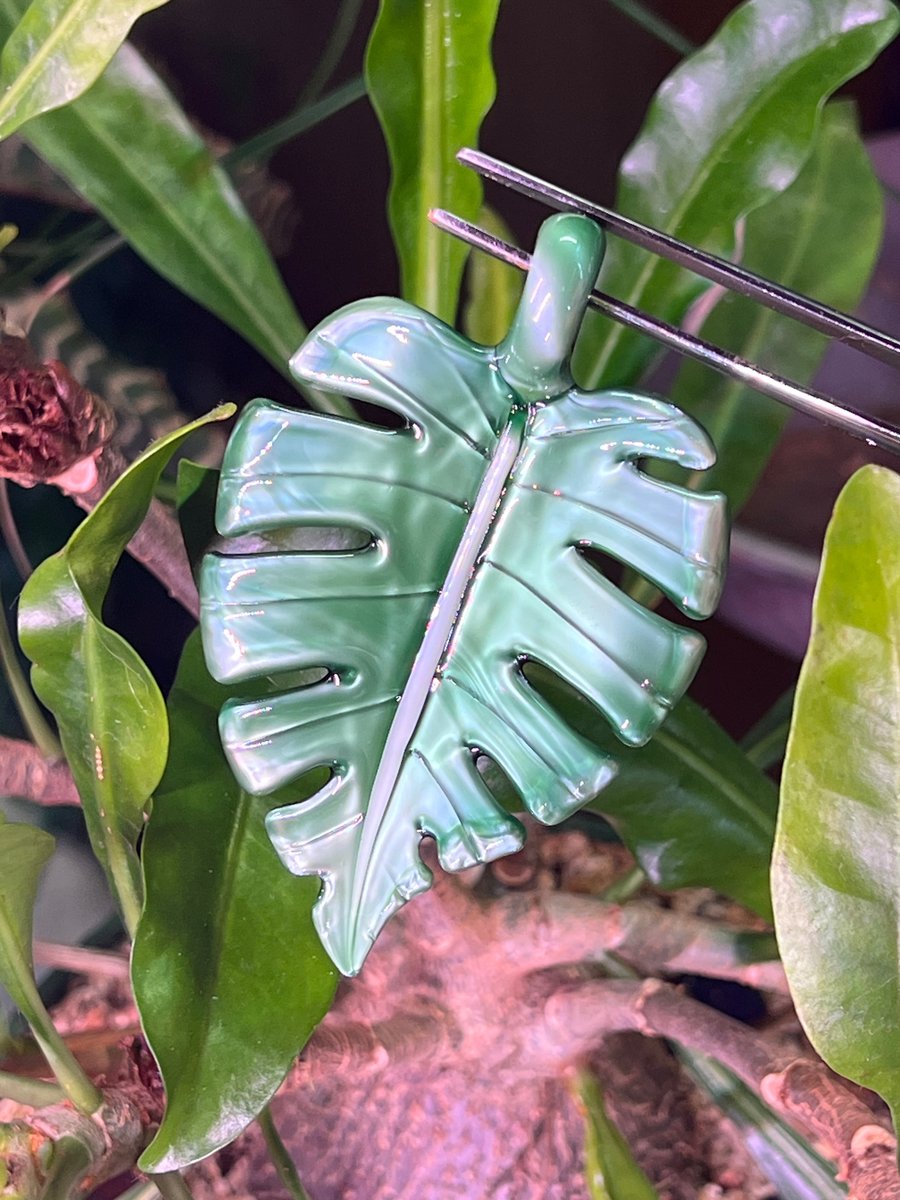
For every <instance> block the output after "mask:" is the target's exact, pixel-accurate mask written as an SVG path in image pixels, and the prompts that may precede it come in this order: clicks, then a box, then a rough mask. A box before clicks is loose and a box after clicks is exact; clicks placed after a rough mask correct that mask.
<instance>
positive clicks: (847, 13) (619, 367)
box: [576, 0, 900, 387]
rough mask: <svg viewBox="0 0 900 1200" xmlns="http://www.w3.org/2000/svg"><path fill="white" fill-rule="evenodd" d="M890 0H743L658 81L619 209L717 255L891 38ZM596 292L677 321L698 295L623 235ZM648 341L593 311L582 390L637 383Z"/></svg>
mask: <svg viewBox="0 0 900 1200" xmlns="http://www.w3.org/2000/svg"><path fill="white" fill-rule="evenodd" d="M898 27H900V15H898V12H897V9H896V7H895V6H894V4H892V3H891V2H890V0H816V2H815V3H800V4H790V5H787V6H786V5H785V3H784V0H749V2H748V3H745V4H742V5H741V6H740V7H739V8H737V9H736V10H735V11H734V12H733V13H732V14H731V16H730V17H729V18H728V19H727V20H726V21H725V23H724V24H723V25H722V26H721V28H720V29H719V31H718V32H717V33H716V34H715V35H714V37H713V38H712V39H711V40H710V41H709V42H708V43H707V44H706V45H705V46H704V47H703V48H702V49H700V50H698V51H697V53H696V54H693V55H691V57H690V58H688V59H686V60H685V61H684V62H683V63H681V65H680V66H678V67H676V69H675V70H674V71H673V72H672V74H671V75H670V76H669V77H668V78H667V79H666V80H665V81H664V82H663V84H662V86H661V87H660V89H659V90H658V92H657V93H656V97H655V99H654V100H653V103H652V104H651V106H650V109H649V111H648V113H647V119H646V121H645V124H644V127H643V129H642V131H641V133H640V134H639V135H638V138H637V141H636V142H635V143H634V145H633V146H632V147H631V149H630V150H629V151H628V152H627V154H626V155H625V157H624V159H623V160H622V164H621V168H620V172H619V188H618V194H617V199H616V206H617V208H618V209H619V210H620V211H621V212H623V213H626V214H627V215H628V216H630V217H634V218H636V219H637V220H639V221H644V222H646V223H648V224H650V225H655V226H656V227H657V228H660V229H664V230H666V231H667V232H668V233H672V234H674V235H675V236H676V237H678V238H681V239H682V240H683V241H686V242H690V243H691V244H692V245H696V246H704V247H706V248H707V249H710V250H713V251H716V252H718V253H720V254H731V253H732V252H733V249H734V227H735V223H736V222H737V221H738V220H739V218H741V217H743V216H746V215H747V214H748V213H750V212H752V211H753V209H755V208H758V207H759V206H760V205H761V204H764V203H765V202H766V201H767V200H771V199H772V198H773V197H774V196H776V195H778V194H779V193H780V192H782V191H784V189H785V188H786V187H788V185H789V184H790V183H792V182H793V180H794V179H795V178H796V176H797V174H798V172H799V171H800V169H801V167H802V166H803V164H804V162H805V161H806V159H807V157H808V156H809V153H810V151H811V149H812V144H813V138H814V135H815V132H816V127H817V124H818V120H819V112H820V109H821V107H822V104H823V103H824V101H825V100H826V99H827V98H828V96H830V95H831V93H832V92H834V91H835V89H836V88H838V87H840V85H841V84H842V83H844V82H845V81H846V80H847V79H850V78H851V77H852V76H854V75H856V74H858V73H859V72H860V71H861V70H863V69H864V68H865V67H866V66H868V64H869V63H870V62H871V61H872V59H873V58H874V57H875V56H876V54H877V53H878V52H879V50H881V49H882V47H884V46H885V45H886V44H887V43H888V42H889V41H890V40H891V38H893V37H894V36H895V34H896V33H897V30H898ZM600 286H601V287H602V288H603V289H604V290H605V291H609V292H611V293H612V294H613V295H615V296H618V297H620V298H621V299H623V300H626V301H628V303H629V304H633V305H635V306H637V307H638V308H641V309H643V310H644V311H647V312H652V313H655V314H657V315H658V316H661V317H664V318H666V319H667V320H670V321H673V322H675V323H676V324H677V323H678V322H679V321H680V320H681V319H682V317H683V316H684V313H685V311H686V309H687V307H688V305H689V304H690V302H691V300H692V299H693V298H694V297H695V296H696V295H697V294H698V293H699V291H700V290H701V289H702V287H703V286H705V285H703V284H701V283H699V282H698V280H697V279H696V277H695V276H693V275H689V274H688V273H687V272H685V271H683V270H680V269H678V268H676V267H674V266H672V264H670V263H668V262H666V261H665V260H664V259H660V258H657V257H656V256H653V255H649V254H647V253H646V252H645V251H642V250H640V249H638V248H637V247H634V246H631V245H629V244H627V243H624V242H617V243H616V245H615V246H614V248H613V250H612V251H611V253H610V257H609V261H608V263H607V266H606V268H605V270H604V272H603V276H602V278H601V281H600ZM654 353H655V349H654V347H653V345H652V344H651V343H649V342H648V341H647V340H646V339H642V338H640V336H639V335H637V334H634V333H631V332H629V331H626V330H624V329H623V328H621V327H619V326H616V327H614V328H610V326H609V324H608V323H607V322H605V321H603V320H602V319H599V318H595V319H593V320H592V321H591V322H590V323H589V325H588V327H587V328H586V329H585V337H584V338H583V339H582V345H581V347H580V351H579V356H578V359H577V360H576V361H577V364H578V370H577V371H576V374H577V375H578V377H579V378H582V379H584V380H585V381H586V386H590V387H596V386H598V385H600V384H623V383H628V382H630V381H632V380H634V379H636V378H638V377H639V375H640V374H641V372H642V371H643V369H644V368H645V367H646V366H647V364H648V362H649V361H650V360H651V359H652V357H653V355H654Z"/></svg>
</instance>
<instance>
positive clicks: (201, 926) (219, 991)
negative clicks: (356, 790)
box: [132, 636, 335, 1172]
mask: <svg viewBox="0 0 900 1200" xmlns="http://www.w3.org/2000/svg"><path fill="white" fill-rule="evenodd" d="M228 695H229V692H228V691H227V690H226V689H225V688H222V687H220V686H219V685H217V684H215V683H214V682H213V681H212V680H211V679H210V677H209V674H208V672H207V670H206V668H205V666H204V664H203V658H202V652H201V648H200V641H199V638H198V637H196V636H192V637H191V638H190V639H189V640H188V643H187V645H186V646H185V650H184V654H183V655H182V660H181V665H180V667H179V670H178V676H177V678H176V680H175V684H174V686H173V688H172V691H171V694H170V696H169V720H170V724H171V729H172V745H171V751H170V753H169V761H168V764H167V766H166V773H165V775H164V777H163V780H162V783H161V784H160V786H159V788H158V790H157V793H156V796H155V797H154V801H153V813H152V816H151V818H150V822H149V824H148V826H147V832H146V835H145V837H144V843H143V865H144V876H145V880H146V889H147V903H146V907H145V909H144V914H143V916H142V918H141V923H140V926H139V928H138V932H137V938H136V940H135V944H134V952H133V955H132V978H133V981H134V992H135V998H136V1000H137V1003H138V1007H139V1009H140V1014H141V1021H142V1023H143V1026H144V1030H145V1032H146V1035H147V1040H148V1041H149V1043H150V1046H151V1048H152V1050H153V1053H154V1054H155V1055H156V1059H157V1062H158V1063H159V1067H160V1070H161V1072H162V1076H163V1081H164V1083H165V1086H166V1095H167V1098H168V1100H167V1107H166V1115H165V1117H164V1119H163V1123H162V1125H161V1127H160V1130H159V1132H158V1133H157V1135H156V1138H155V1139H154V1141H153V1142H152V1144H151V1145H150V1147H149V1148H148V1149H147V1150H146V1151H145V1152H144V1155H143V1158H142V1159H141V1168H142V1170H145V1171H154V1172H158V1171H172V1170H176V1169H178V1168H180V1167H184V1166H186V1165H187V1164H188V1163H191V1162H194V1161H196V1160H197V1159H199V1158H203V1157H204V1156H205V1155H207V1154H211V1153H212V1152H213V1151H214V1150H217V1149H219V1147H220V1146H224V1145H225V1144H226V1143H227V1142H230V1141H231V1140H232V1139H233V1138H234V1137H236V1136H237V1135H238V1134H239V1133H240V1132H241V1130H242V1129H243V1128H244V1127H245V1126H246V1125H247V1124H249V1122H250V1121H252V1120H253V1118H254V1117H255V1116H257V1114H258V1113H259V1112H260V1110H261V1109H262V1108H263V1107H264V1105H265V1104H266V1103H267V1102H268V1101H269V1099H270V1098H271V1096H272V1094H273V1093H274V1092H275V1090H276V1088H277V1087H278V1085H279V1084H280V1083H281V1081H282V1079H283V1078H284V1076H285V1074H286V1073H287V1071H288V1069H289V1067H290V1065H291V1062H292V1060H293V1058H294V1056H295V1055H296V1054H297V1052H298V1050H299V1049H300V1048H301V1047H302V1045H303V1044H304V1042H305V1041H306V1039H307V1038H308V1037H309V1035H310V1033H311V1032H312V1030H313V1029H314V1027H315V1025H316V1023H317V1022H318V1021H319V1020H320V1019H321V1017H322V1016H323V1015H324V1014H325V1012H326V1011H327V1009H328V1006H329V1004H330V1002H331V998H332V995H333V993H334V982H335V976H334V971H333V969H332V967H331V964H330V962H329V961H328V958H327V956H326V955H325V953H324V952H323V950H322V948H321V946H320V945H319V941H318V938H317V937H316V934H315V930H314V928H313V924H312V919H311V912H312V906H313V902H314V901H315V898H316V893H317V891H318V882H317V881H316V880H312V879H297V878H295V877H294V876H292V875H291V874H290V873H289V872H287V871H285V869H284V867H283V866H282V865H281V863H280V862H279V861H278V857H277V856H276V854H275V851H274V850H273V849H272V845H271V843H270V841H269V839H268V837H267V836H266V828H265V814H266V805H265V804H264V803H263V802H262V801H260V800H258V799H255V798H253V797H251V796H249V795H248V794H247V793H246V792H242V791H241V789H240V788H239V787H238V785H237V784H236V783H235V780H234V777H233V775H232V774H231V771H230V770H229V767H228V764H227V762H226V760H225V757H224V755H223V753H222V748H221V745H220V742H219V737H218V733H217V730H216V716H217V713H218V710H219V707H220V705H221V704H222V702H223V700H224V699H225V698H226V697H227V696H228ZM319 774H320V775H321V774H322V773H321V772H320V773H319Z"/></svg>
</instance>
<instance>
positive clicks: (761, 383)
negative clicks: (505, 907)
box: [428, 149, 900, 454]
mask: <svg viewBox="0 0 900 1200" xmlns="http://www.w3.org/2000/svg"><path fill="white" fill-rule="evenodd" d="M457 158H458V160H459V161H460V162H461V163H462V164H463V165H464V166H467V167H471V168H472V170H474V171H476V172H477V173H478V174H479V175H482V176H484V177H485V178H486V179H491V180H493V181H494V182H496V183H500V184H503V185H504V186H506V187H509V188H512V189H513V190H514V191H517V192H521V193H522V194H523V195H525V196H530V197H532V198H533V199H536V200H540V201H543V202H544V203H545V204H547V205H548V206H549V207H550V208H555V209H560V210H562V211H566V212H577V213H583V214H584V215H585V216H588V217H591V218H593V220H595V221H597V222H598V223H599V224H600V225H602V226H603V227H604V228H606V229H608V230H610V231H611V232H612V233H615V234H617V235H618V236H619V237H622V238H625V239H626V240H628V241H629V242H633V243H635V245H638V246H642V247H643V248H644V249H646V250H649V251H651V252H652V253H654V254H658V255H660V256H661V257H662V258H666V259H668V260H669V261H670V262H674V263H676V264H678V265H679V266H681V267H686V268H687V269H688V270H689V271H693V272H694V273H695V274H697V275H701V276H703V278H705V279H708V280H710V281H711V282H713V283H716V284H719V285H721V286H722V287H725V288H727V289H729V290H730V291H734V292H738V293H740V294H741V295H743V296H749V297H751V298H752V299H753V300H756V301H757V302H758V303H760V304H763V305H765V306H766V307H767V308H771V309H773V310H774V311H775V312H778V313H781V314H783V315H784V316H787V317H791V318H793V319H794V320H796V321H800V322H802V323H803V324H804V325H808V326H810V327H811V328H812V329H816V330H818V332H820V333H824V334H827V335H828V336H829V337H832V338H836V339H838V340H839V341H841V342H844V343H845V344H846V345H848V346H851V347H852V348H853V349H854V350H859V351H861V352H862V353H863V354H868V355H869V356H870V357H871V358H877V359H879V360H880V361H881V362H885V363H887V364H888V365H890V366H892V367H895V368H900V341H898V340H897V339H896V338H892V337H891V336H890V335H889V334H887V333H884V332H883V331H882V330H880V329H873V328H872V327H871V326H869V325H865V324H863V322H861V321H857V320H856V319H855V318H854V317H850V316H848V315H847V314H846V313H842V312H839V311H838V310H837V309H834V308H829V307H828V306H827V305H825V304H819V303H818V302H817V301H816V300H812V299H810V298H809V297H808V296H802V295H800V294H799V293H797V292H792V291H790V290H789V289H788V288H785V287H781V286H780V285H779V284H777V283H773V282H772V281H771V280H769V279H764V278H762V277H761V276H759V275H755V274H753V272H751V271H747V270H745V269H744V268H743V267H740V266H737V265H736V264H735V263H731V262H728V261H727V259H723V258H718V257H717V256H716V255H714V254H710V253H708V252H707V251H705V250H698V249H697V248H696V247H694V246H689V245H687V244H686V243H685V242H680V241H678V239H677V238H674V237H672V236H671V235H669V234H667V233H663V232H661V231H660V230H658V229H653V228H652V227H651V226H649V225H642V224H641V223H640V222H638V221H633V220H631V218H630V217H624V216H622V215H621V214H620V213H616V212H614V211H613V210H612V209H609V208H604V207H603V206H602V205H600V204H594V203H593V202H592V201H590V200H585V199H584V198H583V197H581V196H576V195H574V194H573V193H571V192H567V191H564V190H563V189H562V188H559V187H556V186H555V185H554V184H552V183H546V182H545V181H544V180H542V179H538V178H536V177H535V176H534V175H529V174H527V173H526V172H525V171H521V170H519V169H518V168H516V167H511V166H509V164H508V163H504V162H501V161H500V160H499V159H496V158H493V157H491V155H489V154H483V153H482V152H481V151H479V150H470V149H464V150H460V152H459V154H458V155H457ZM428 215H429V218H430V220H431V221H432V222H433V223H434V224H435V225H437V226H438V228H440V229H443V230H445V231H446V232H448V233H451V234H453V235H454V236H455V237H458V238H460V239H461V240H462V241H464V242H466V243H468V244H469V245H470V246H474V247H475V248H476V249H479V250H483V251H485V252H486V253H487V254H490V255H493V257H494V258H498V259H500V260H502V261H503V262H505V263H509V264H510V265H511V266H514V267H518V268H519V269H520V270H522V271H527V270H528V267H529V265H530V263H531V256H530V255H529V254H527V253H526V252H525V251H524V250H520V249H519V248H518V247H517V246H512V245H510V244H509V242H506V241H503V240H502V239H501V238H498V237H494V236H493V235H492V234H490V233H488V232H487V231H486V230H484V229H481V228H479V227H478V226H477V225H473V224H471V223H470V222H469V221H464V220H463V219H462V218H461V217H457V216H454V215H453V213H449V212H445V211H444V210H443V209H440V208H435V209H432V210H431V212H430V213H429V214H428ZM589 303H590V305H591V307H592V308H596V309H597V310H598V311H600V312H601V313H603V314H605V315H606V316H607V317H611V318H612V319H613V320H614V321H618V322H619V323H620V324H622V325H626V326H628V327H629V328H630V329H635V330H637V331H638V332H639V333H643V334H646V335H647V336H648V337H651V338H653V339H654V340H655V341H657V342H660V343H661V344H662V345H664V346H667V347H669V348H670V349H672V350H676V351H677V352H678V353H679V354H684V355H686V356H687V357H689V358H694V359H696V360H697V361H698V362H701V363H704V364H705V365H706V366H708V367H712V368H713V370H716V371H719V372H721V374H723V375H728V376H729V377H730V378H732V379H737V380H739V381H740V382H741V383H743V384H745V385H746V386H747V387H749V388H753V389H754V390H755V391H757V392H761V393H762V394H763V395H764V396H769V397H771V398H772V399H773V400H777V401H779V402H780V403H782V404H787V405H789V406H790V407H791V408H794V409H797V410H798V411H799V412H802V413H807V414H808V415H810V416H812V417H815V418H816V419H817V420H819V421H822V422H824V423H825V424H827V425H833V426H835V427H836V428H837V429H842V430H844V431H845V432H846V433H850V434H852V435H853V436H855V437H859V438H863V439H865V441H867V442H868V443H869V445H871V446H880V447H881V448H882V449H885V450H890V451H892V452H893V453H894V454H900V428H897V427H896V426H894V425H890V424H887V423H885V422H882V421H878V420H875V419H874V418H873V417H869V416H866V414H865V413H861V412H858V411H857V410H856V409H853V408H851V407H850V406H849V405H847V404H844V403H841V402H839V401H836V400H834V399H832V398H831V397H830V396H826V395H824V394H823V393H821V392H817V391H814V390H812V389H810V388H805V387H801V386H800V385H799V384H797V383H793V382H791V380H789V379H784V378H783V377H782V376H780V375H774V374H772V373H771V372H769V371H765V370H763V369H762V368H761V367H758V366H755V365H754V364H753V363H750V362H747V361H746V360H745V359H743V358H739V357H738V356H737V355H736V354H731V353H729V352H728V351H727V350H722V349H721V348H720V347H719V346H714V345H712V343H710V342H706V341H704V340H703V339H702V338H698V337H694V336H692V335H691V334H689V333H686V332H685V331H684V330H682V329H678V328H676V327H675V326H674V325H670V324H669V323H668V322H666V321H661V320H659V319H658V318H656V317H652V316H648V315H647V314H646V313H642V312H641V311H640V310H639V309H636V308H634V307H633V306H632V305H630V304H626V303H625V302H624V301H622V300H616V299H615V298H614V297H612V296H609V295H606V294H605V293H604V292H599V291H594V292H592V293H591V296H590V300H589Z"/></svg>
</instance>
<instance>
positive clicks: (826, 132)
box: [672, 103, 884, 513]
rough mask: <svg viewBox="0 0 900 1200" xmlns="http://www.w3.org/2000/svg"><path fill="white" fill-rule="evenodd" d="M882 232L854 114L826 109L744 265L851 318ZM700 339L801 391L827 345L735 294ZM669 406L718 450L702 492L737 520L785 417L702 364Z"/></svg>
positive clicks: (751, 222) (765, 212) (842, 107)
mask: <svg viewBox="0 0 900 1200" xmlns="http://www.w3.org/2000/svg"><path fill="white" fill-rule="evenodd" d="M883 226H884V200H883V197H882V190H881V185H880V184H879V182H878V179H877V177H876V175H875V172H874V171H873V169H872V164H871V162H870V160H869V156H868V154H867V153H866V149H865V146H864V145H863V143H862V139H861V138H860V136H859V131H858V128H857V122H856V115H855V110H854V107H853V105H852V104H849V103H840V104H831V105H828V107H827V108H826V109H825V112H824V114H823V117H822V123H821V125H820V127H819V131H818V133H817V135H816V139H815V144H814V147H813V152H812V155H811V157H810V159H809V161H808V162H807V163H806V165H805V166H804V168H803V170H802V171H801V172H800V174H799V175H798V176H797V178H796V179H795V181H794V182H793V183H792V184H791V186H790V187H789V188H788V189H787V191H785V192H783V193H782V194H781V195H780V196H776V197H775V199H774V200H772V201H770V203H768V204H766V205H764V206H763V207H762V208H759V209H757V210H756V211H755V212H753V213H751V214H750V216H749V217H748V218H747V223H746V230H745V234H744V253H743V256H742V263H743V265H744V266H746V267H747V268H749V269H750V270H751V271H755V272H756V273H757V274H759V275H763V276H765V277H766V278H768V279H777V280H778V281H779V282H780V283H784V284H786V285H787V286H788V287H791V288H793V289H794V290H795V291H798V292H803V293H805V294H806V295H808V296H814V297H815V298H816V299H817V300H822V301H823V302H824V303H825V304H830V305H832V306H833V307H835V308H840V309H843V310H844V311H852V309H854V308H855V307H856V305H857V304H858V303H859V300H860V298H861V297H862V294H863V291H864V290H865V286H866V283H867V282H868V280H869V277H870V275H871V273H872V271H873V269H874V267H875V260H876V258H877V256H878V249H879V246H880V245H881V235H882V230H883ZM703 337H705V338H706V339H707V340H708V341H710V342H714V343H715V344H716V345H719V346H723V347H725V349H726V350H732V351H734V352H735V353H737V354H739V355H740V356H741V357H742V358H746V359H748V360H750V361H751V362H757V363H759V364H760V366H763V367H765V368H767V369H768V370H770V371H774V372H776V373H777V374H780V375H785V376H787V377H789V378H791V379H796V380H797V382H798V383H801V384H803V383H808V382H809V380H810V379H811V378H812V376H813V374H814V372H815V369H816V367H817V366H818V364H819V362H820V360H821V358H822V355H823V354H824V352H825V349H826V347H827V345H828V340H827V338H825V337H824V336H823V335H822V334H819V333H815V332H814V331H813V330H811V329H807V328H806V327H805V326H803V325H799V324H798V323H797V322H796V321H790V320H788V319H787V318H786V317H780V316H778V315H777V314H776V313H773V312H772V311H771V309H768V308H763V307H762V306H761V305H759V304H757V303H756V302H755V301H752V300H748V299H747V298H746V297H742V296H736V295H729V296H727V297H725V298H723V299H722V300H721V301H720V302H719V303H718V305H717V306H716V308H715V310H714V311H713V313H712V314H711V316H710V317H709V318H708V319H707V321H706V322H705V324H704V326H703ZM672 400H673V402H674V403H675V404H677V405H678V406H679V407H680V408H683V409H685V411H686V412H689V413H690V414H691V416H693V417H695V418H696V419H697V420H698V421H699V422H700V424H701V425H702V426H703V428H704V429H705V430H706V432H707V433H708V434H709V435H710V437H711V438H712V440H713V442H714V443H715V446H716V454H717V457H716V463H715V465H714V466H713V467H712V468H711V469H710V472H709V477H708V479H707V477H706V476H704V478H703V486H704V487H707V486H715V487H716V488H718V489H720V490H721V491H723V492H725V493H726V495H727V496H728V499H729V502H730V507H731V511H732V512H733V513H737V512H738V511H739V510H740V509H741V508H742V507H743V505H744V503H745V502H746V501H747V499H749V497H750V494H751V492H752V491H753V488H754V487H755V485H756V481H757V479H758V478H759V476H760V474H761V472H762V469H763V467H764V466H765V464H766V462H767V461H768V459H769V456H770V455H771V453H772V451H773V450H774V449H775V446H776V444H777V442H778V438H779V436H780V434H781V430H782V429H783V427H784V424H785V421H786V420H787V418H788V417H789V416H790V409H788V408H786V407H785V406H784V405H783V404H776V403H775V402H774V401H773V400H769V399H767V398H766V397H765V396H760V395H759V394H758V393H757V392H754V391H752V390H750V389H749V388H745V387H742V386H741V385H740V384H739V383H736V382H735V381H734V380H730V379H729V380H726V379H724V378H723V377H722V376H721V375H717V374H715V373H714V372H712V371H710V370H709V369H708V368H706V367H702V366H700V365H699V363H685V364H684V366H683V367H682V368H681V371H680V372H679V375H678V379H677V380H676V383H675V388H674V391H673V393H672Z"/></svg>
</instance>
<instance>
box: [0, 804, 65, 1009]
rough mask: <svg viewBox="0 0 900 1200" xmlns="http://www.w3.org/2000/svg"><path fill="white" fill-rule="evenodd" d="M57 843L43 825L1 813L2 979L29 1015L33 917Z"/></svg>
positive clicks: (32, 966)
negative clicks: (17, 821) (14, 819)
mask: <svg viewBox="0 0 900 1200" xmlns="http://www.w3.org/2000/svg"><path fill="white" fill-rule="evenodd" d="M53 846H54V841H53V838H52V837H51V836H50V834H49V833H45V832H44V830H43V829H37V828H36V827H35V826H33V825H18V824H16V825H14V824H11V823H10V822H8V821H7V820H6V819H5V817H4V816H3V815H2V813H0V983H2V985H3V986H4V987H5V988H6V990H7V991H8V992H9V994H10V996H11V997H12V999H13V1002H14V1003H15V1004H16V1005H17V1006H18V1007H19V1008H20V1009H21V1010H22V1012H23V1013H24V1014H25V1016H26V1017H27V1016H28V1015H29V1009H30V1007H31V1004H30V994H31V990H32V989H33V987H34V981H33V979H32V976H33V973H34V963H33V961H32V957H31V937H32V931H31V920H32V914H33V912H34V902H35V900H36V898H37V889H38V883H39V881H40V877H41V872H42V871H43V869H44V867H45V866H46V865H47V863H48V862H49V861H50V856H51V855H52V854H53Z"/></svg>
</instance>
